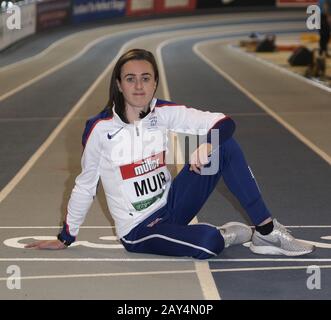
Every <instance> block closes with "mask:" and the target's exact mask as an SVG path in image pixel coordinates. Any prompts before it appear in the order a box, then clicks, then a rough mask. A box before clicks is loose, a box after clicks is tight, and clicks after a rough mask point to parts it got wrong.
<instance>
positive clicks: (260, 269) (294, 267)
mask: <svg viewBox="0 0 331 320" xmlns="http://www.w3.org/2000/svg"><path fill="white" fill-rule="evenodd" d="M309 267H312V265H308V266H285V267H259V268H232V269H213V270H212V272H215V273H217V272H243V271H275V270H300V269H301V270H307V268H309ZM314 267H318V268H320V269H331V265H314Z"/></svg>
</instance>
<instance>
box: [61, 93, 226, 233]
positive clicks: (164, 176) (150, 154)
mask: <svg viewBox="0 0 331 320" xmlns="http://www.w3.org/2000/svg"><path fill="white" fill-rule="evenodd" d="M150 107H151V112H150V113H149V114H148V115H147V116H146V117H145V118H143V119H141V120H139V121H138V122H136V123H135V124H127V123H125V122H123V121H122V120H121V119H120V117H119V116H118V115H117V114H116V113H115V110H113V112H114V115H113V117H112V118H110V117H108V118H107V117H101V116H97V117H95V118H93V119H92V120H90V121H89V122H88V128H87V129H86V130H85V133H84V135H85V140H86V145H85V148H84V152H83V155H82V160H81V165H82V172H81V173H80V175H79V176H78V177H77V178H76V181H75V182H76V184H75V187H74V189H73V191H72V194H71V197H70V200H69V203H68V211H67V216H66V221H65V222H66V224H67V226H66V227H67V229H66V230H67V232H68V233H69V234H70V235H71V236H73V237H76V236H77V234H78V231H79V227H80V225H81V224H82V223H83V221H84V219H85V216H86V214H87V212H88V210H89V208H90V206H91V204H92V201H93V198H94V196H95V195H96V189H97V185H98V182H99V179H101V182H102V185H103V188H104V191H105V195H106V199H107V204H108V208H109V210H110V212H111V215H112V217H113V219H114V221H115V227H116V233H117V236H118V238H122V237H123V236H125V235H126V234H128V233H129V232H130V231H131V230H132V229H133V228H134V227H135V226H137V225H138V224H139V223H141V222H142V221H143V220H145V219H146V218H147V217H149V216H150V215H151V214H153V213H154V212H155V211H156V210H158V209H160V208H161V207H163V206H164V205H165V204H166V201H167V195H168V192H169V188H170V184H171V175H170V173H169V171H168V169H167V166H166V165H165V161H164V159H165V154H166V152H167V139H166V134H167V130H171V131H174V132H181V133H188V134H206V133H207V131H208V130H209V129H211V128H212V127H213V126H214V125H215V124H217V123H219V121H220V120H223V119H225V118H227V117H226V116H225V115H224V114H222V113H211V112H204V111H200V110H197V109H194V108H187V107H186V106H184V105H176V104H174V103H171V102H166V101H162V100H158V99H155V98H154V99H153V100H152V101H151V105H150Z"/></svg>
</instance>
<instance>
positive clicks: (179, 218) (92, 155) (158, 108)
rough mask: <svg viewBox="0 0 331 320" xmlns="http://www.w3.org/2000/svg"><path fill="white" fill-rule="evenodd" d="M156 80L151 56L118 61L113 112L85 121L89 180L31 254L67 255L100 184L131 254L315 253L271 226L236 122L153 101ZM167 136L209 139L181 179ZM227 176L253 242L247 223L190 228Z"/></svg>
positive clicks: (80, 183)
mask: <svg viewBox="0 0 331 320" xmlns="http://www.w3.org/2000/svg"><path fill="white" fill-rule="evenodd" d="M158 81H159V74H158V69H157V65H156V61H155V58H154V56H153V55H152V53H150V52H148V51H146V50H142V49H133V50H130V51H128V52H126V53H125V54H123V55H122V56H121V57H120V58H119V60H118V61H117V64H116V65H115V67H114V70H113V74H112V78H111V84H110V92H109V93H110V98H109V102H108V105H107V107H106V108H105V109H104V110H103V111H102V112H101V113H100V114H98V115H97V116H96V117H94V118H92V119H90V120H89V121H88V122H87V123H86V128H85V131H84V134H83V146H84V152H83V155H82V172H81V174H80V175H79V176H78V177H77V178H76V184H75V187H74V189H73V191H72V194H71V197H70V200H69V203H68V209H67V215H66V219H65V222H64V226H63V230H62V232H61V233H60V234H59V235H58V240H51V241H37V242H34V243H32V244H29V245H27V246H26V247H27V248H39V249H64V248H66V247H68V246H69V245H70V244H71V243H73V242H74V241H75V240H76V236H77V234H78V231H79V227H80V225H81V224H82V223H83V222H84V219H85V216H86V214H87V212H88V210H89V208H90V206H91V204H92V201H93V198H94V196H95V195H96V189H97V185H98V182H99V179H101V182H102V184H103V188H104V191H105V194H106V199H107V204H108V207H109V210H110V212H111V214H112V217H113V219H114V221H115V227H116V232H117V236H118V238H119V239H120V241H121V242H122V244H123V246H124V247H125V248H126V249H127V250H128V251H132V252H140V253H151V254H159V255H169V256H188V257H193V258H197V259H207V258H210V257H214V256H217V255H218V254H219V253H220V252H221V251H222V250H223V249H224V247H228V246H230V245H234V244H242V243H244V242H247V241H250V240H251V241H252V243H251V245H250V249H251V250H252V251H253V252H254V253H259V254H283V255H287V256H298V255H303V254H307V253H310V252H312V251H313V249H314V247H313V246H312V245H309V244H306V243H303V242H300V241H299V240H297V239H295V238H293V237H292V236H291V235H290V234H289V233H288V231H287V230H286V229H285V227H284V226H282V225H281V224H279V223H278V222H277V220H276V219H272V218H271V215H270V213H269V211H268V209H267V207H266V205H265V203H264V201H263V199H262V196H261V194H260V191H259V189H258V187H257V184H256V182H255V179H254V177H253V174H252V173H251V171H250V169H249V167H248V165H247V163H246V160H245V158H244V155H243V153H242V150H241V148H240V146H239V145H238V144H237V142H236V141H235V140H234V138H232V134H233V132H234V130H235V124H234V122H233V120H232V119H231V118H229V117H227V116H225V115H224V114H222V113H210V112H203V111H199V110H196V109H193V108H187V107H185V106H183V105H178V104H175V103H173V102H168V101H162V100H159V99H156V98H154V94H155V91H156V88H157V85H158ZM167 130H171V131H174V132H182V133H183V132H184V133H188V134H200V135H201V133H204V137H205V138H206V139H205V142H204V143H201V144H200V146H199V147H198V148H197V149H196V150H195V151H194V152H193V153H192V155H191V158H190V164H185V165H184V167H183V169H182V170H181V171H180V172H179V174H178V175H177V176H176V178H175V179H174V180H173V181H171V175H170V173H169V171H168V169H167V166H166V165H165V154H166V145H167V143H166V141H167V139H166V134H167ZM202 136H203V135H202ZM211 171H212V172H211ZM211 173H212V174H211ZM221 177H223V179H224V182H225V184H226V185H227V187H228V188H229V190H230V191H231V192H232V193H233V194H234V195H235V196H236V198H237V199H238V200H239V202H240V203H241V205H242V206H243V208H244V209H245V211H246V212H247V214H248V216H249V218H250V220H251V221H252V223H253V224H254V225H255V230H254V233H253V234H252V230H251V228H250V227H249V226H247V225H245V224H242V223H239V222H231V223H227V224H225V225H224V226H222V227H220V229H218V228H216V227H215V226H212V225H210V224H202V223H200V224H192V225H189V223H190V221H191V220H192V219H193V218H194V217H195V216H196V215H197V214H198V212H199V210H200V209H201V207H202V206H203V204H204V203H205V202H206V201H207V199H208V197H209V195H210V194H211V192H212V191H213V190H214V188H215V186H216V185H217V183H218V181H219V179H220V178H221Z"/></svg>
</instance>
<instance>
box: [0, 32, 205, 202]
mask: <svg viewBox="0 0 331 320" xmlns="http://www.w3.org/2000/svg"><path fill="white" fill-rule="evenodd" d="M201 30H202V32H206V30H205V28H201ZM195 31H196V32H198V30H195ZM121 33H123V34H125V33H127V31H123V32H121ZM173 33H174V32H164V33H160V35H166V34H169V35H172V34H173ZM117 35H118V34H117ZM107 37H108V38H109V37H111V36H109V35H107V36H104V37H101V38H107ZM153 37H156V35H155V34H150V35H147V36H146V35H144V36H140V37H137V38H134V39H131V40H130V41H127V42H126V43H125V44H124V45H123V46H122V47H121V49H120V50H119V52H118V54H117V55H116V57H115V58H114V59H113V60H112V62H111V63H110V64H109V65H108V67H107V68H106V69H105V70H104V71H103V72H102V74H101V75H100V76H99V77H98V78H97V79H96V80H95V82H94V83H93V84H92V86H91V87H90V88H89V89H88V90H87V91H86V92H85V94H84V95H83V96H82V97H81V99H80V100H79V101H78V102H77V103H76V105H75V106H74V107H73V108H72V109H71V110H70V111H69V113H68V114H67V115H66V116H65V117H64V118H63V120H62V121H61V122H60V123H59V124H58V126H57V127H56V128H55V129H54V130H53V132H52V133H51V134H50V135H49V137H48V138H47V139H46V141H45V142H44V143H43V144H42V145H41V146H40V147H39V149H38V150H37V151H36V152H35V153H34V154H33V155H32V156H31V158H30V159H29V160H28V161H27V162H26V163H25V165H24V166H23V167H22V168H21V169H20V171H19V172H18V173H17V174H16V175H15V177H14V178H13V179H12V180H11V181H10V182H9V183H8V184H7V185H6V186H5V187H4V188H3V189H2V190H1V192H0V203H1V202H2V201H3V200H4V199H5V198H6V197H7V195H8V194H9V193H10V192H11V191H12V190H13V189H14V188H15V186H16V185H17V184H18V183H19V182H20V181H21V180H22V178H23V177H24V176H25V175H26V174H27V173H28V171H29V170H30V169H31V168H32V166H33V165H34V164H35V163H36V162H37V160H38V159H39V158H40V157H41V155H42V154H43V153H44V152H45V151H46V149H47V148H48V147H49V146H50V144H51V143H52V142H53V141H54V140H55V138H56V137H57V136H58V135H59V133H60V132H62V130H63V128H64V127H65V126H66V125H67V124H68V122H69V121H70V119H71V118H72V117H73V116H74V114H75V113H76V112H77V111H78V110H79V109H80V108H81V107H82V105H83V104H84V103H85V101H87V99H88V97H89V96H90V95H91V94H92V92H93V91H94V90H95V89H96V87H97V86H98V85H99V84H100V83H101V82H102V81H103V79H104V78H105V77H106V75H107V73H110V70H111V69H112V68H113V66H114V65H115V63H116V61H117V60H118V59H119V57H120V56H121V55H122V54H123V53H124V52H125V50H127V49H128V48H129V47H130V46H131V45H132V44H133V43H135V42H137V41H142V40H144V39H149V38H153ZM96 41H102V40H100V39H97V40H96ZM94 42H95V41H94ZM94 44H95V43H94ZM88 46H89V47H90V46H91V44H89V45H88ZM71 59H72V58H71ZM71 59H70V60H71ZM57 67H58V66H57ZM0 101H1V97H0Z"/></svg>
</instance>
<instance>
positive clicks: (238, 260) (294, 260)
mask: <svg viewBox="0 0 331 320" xmlns="http://www.w3.org/2000/svg"><path fill="white" fill-rule="evenodd" d="M27 250H31V249H27ZM67 250H68V249H67ZM37 251H38V252H40V250H37ZM18 261H22V262H195V263H197V264H199V263H201V264H203V263H205V262H204V261H200V260H196V259H190V258H43V257H40V258H24V257H22V258H18V257H16V258H0V262H18ZM206 262H220V263H226V262H239V263H242V262H262V263H263V262H312V263H317V262H331V259H327V258H321V259H304V258H302V259H300V258H279V259H278V258H262V259H208V260H207V261H206Z"/></svg>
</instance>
